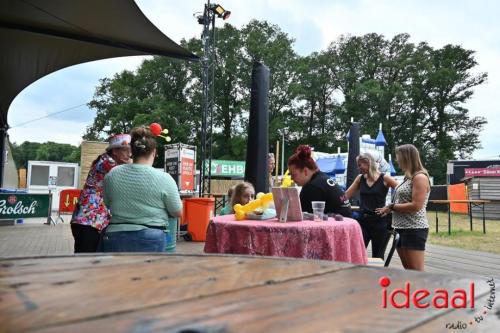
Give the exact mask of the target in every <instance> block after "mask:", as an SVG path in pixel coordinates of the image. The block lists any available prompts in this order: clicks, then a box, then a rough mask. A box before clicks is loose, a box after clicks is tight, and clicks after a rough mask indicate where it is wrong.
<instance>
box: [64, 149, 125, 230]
mask: <svg viewBox="0 0 500 333" xmlns="http://www.w3.org/2000/svg"><path fill="white" fill-rule="evenodd" d="M116 165H117V164H116V162H115V160H114V159H113V158H111V156H109V155H108V154H107V153H104V154H102V155H100V156H99V157H98V159H97V160H96V162H95V163H94V164H93V165H92V167H91V168H90V171H89V174H88V176H87V180H86V181H85V185H84V186H83V189H82V192H81V194H80V198H79V200H78V204H77V205H76V207H75V210H74V211H73V216H72V218H71V223H78V224H83V225H90V226H92V227H94V228H96V229H97V230H99V231H101V230H102V229H104V228H106V226H107V225H108V223H109V221H110V218H111V215H110V213H109V209H108V208H107V207H106V205H105V204H104V199H103V186H104V185H103V183H104V176H106V174H107V173H108V172H109V171H111V169H113V168H114V167H115V166H116Z"/></svg>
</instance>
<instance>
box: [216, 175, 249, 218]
mask: <svg viewBox="0 0 500 333" xmlns="http://www.w3.org/2000/svg"><path fill="white" fill-rule="evenodd" d="M231 189H232V195H231V200H230V201H229V204H228V205H227V206H226V207H224V208H223V209H222V210H221V212H220V215H229V214H234V210H233V207H234V205H236V204H240V205H246V204H247V203H249V202H250V201H251V200H253V198H254V197H255V189H254V188H253V185H252V184H250V183H247V182H242V183H239V184H237V185H235V186H233V187H232V188H231ZM231 189H229V191H228V195H229V192H230V191H231Z"/></svg>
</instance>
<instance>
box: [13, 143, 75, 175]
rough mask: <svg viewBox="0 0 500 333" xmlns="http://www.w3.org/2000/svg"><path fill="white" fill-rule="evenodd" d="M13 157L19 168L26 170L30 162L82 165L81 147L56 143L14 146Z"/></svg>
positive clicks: (14, 144)
mask: <svg viewBox="0 0 500 333" xmlns="http://www.w3.org/2000/svg"><path fill="white" fill-rule="evenodd" d="M12 157H13V158H14V161H15V163H16V165H17V167H18V168H21V167H23V168H26V167H27V166H28V161H54V162H70V163H80V147H76V146H72V145H69V144H63V143H55V142H51V141H48V142H44V143H38V142H29V141H25V142H23V143H21V144H20V145H18V144H16V143H15V142H14V143H13V144H12Z"/></svg>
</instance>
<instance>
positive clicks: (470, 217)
mask: <svg viewBox="0 0 500 333" xmlns="http://www.w3.org/2000/svg"><path fill="white" fill-rule="evenodd" d="M469 222H470V231H472V202H469Z"/></svg>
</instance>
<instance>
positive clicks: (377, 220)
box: [346, 153, 397, 259]
mask: <svg viewBox="0 0 500 333" xmlns="http://www.w3.org/2000/svg"><path fill="white" fill-rule="evenodd" d="M356 162H357V163H358V168H359V171H360V172H361V174H360V175H359V176H357V177H356V179H355V180H354V182H353V183H352V185H351V186H350V187H349V188H348V189H347V191H346V196H347V198H349V199H350V198H351V197H352V196H353V195H354V194H355V193H356V192H357V191H359V195H360V204H359V214H360V216H359V218H358V222H359V224H360V225H361V230H362V231H363V239H364V241H365V246H368V243H369V242H370V241H371V242H372V256H373V257H374V258H382V259H383V258H384V250H385V247H386V243H387V239H388V236H389V233H388V224H389V218H390V217H386V216H384V217H381V216H380V215H378V214H377V213H376V212H375V209H377V208H380V207H384V206H385V199H386V197H387V192H388V191H389V187H392V188H395V187H396V186H397V182H396V180H395V179H394V178H392V177H391V176H389V175H386V174H384V173H380V172H379V171H378V168H377V163H376V162H375V159H374V158H373V156H372V155H370V154H369V153H363V154H360V155H359V156H358V157H357V158H356Z"/></svg>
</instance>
